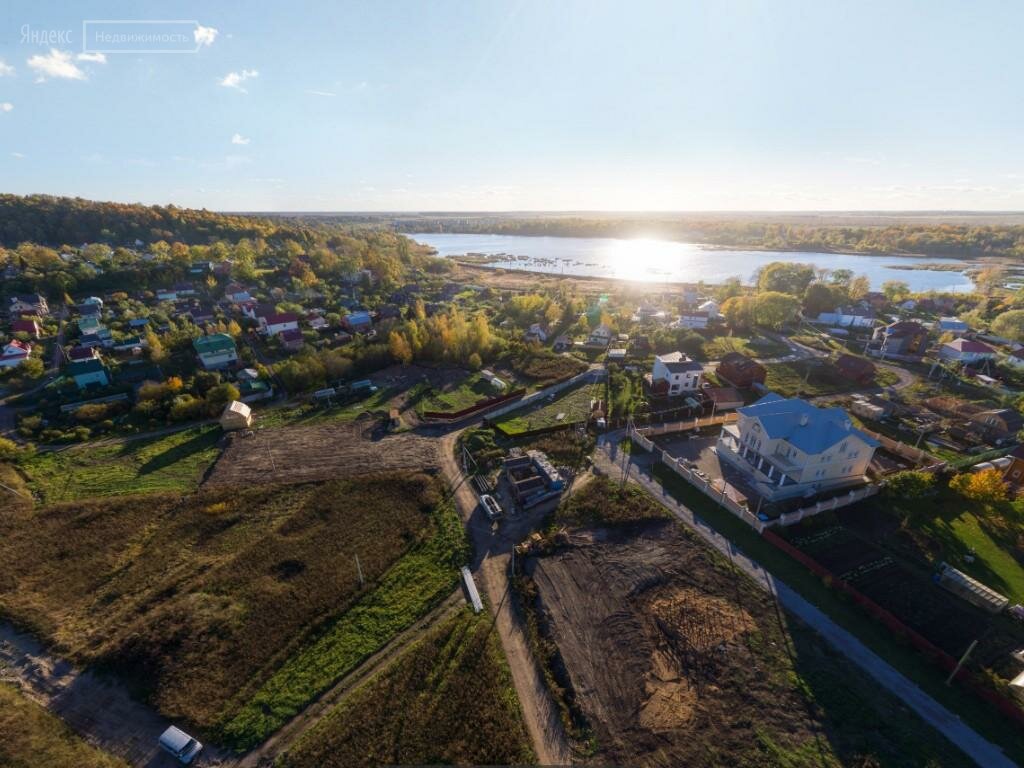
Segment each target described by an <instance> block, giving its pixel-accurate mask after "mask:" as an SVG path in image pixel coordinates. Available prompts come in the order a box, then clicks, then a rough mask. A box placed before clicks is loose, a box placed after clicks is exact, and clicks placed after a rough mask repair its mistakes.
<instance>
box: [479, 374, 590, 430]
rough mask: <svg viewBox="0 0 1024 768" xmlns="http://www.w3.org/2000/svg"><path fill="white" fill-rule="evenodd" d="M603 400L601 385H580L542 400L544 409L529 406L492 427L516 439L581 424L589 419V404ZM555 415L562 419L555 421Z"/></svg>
mask: <svg viewBox="0 0 1024 768" xmlns="http://www.w3.org/2000/svg"><path fill="white" fill-rule="evenodd" d="M604 396H605V387H604V383H603V382H601V383H597V384H580V385H578V386H575V387H573V388H572V389H570V390H568V391H566V392H562V393H559V394H558V395H557V396H556V398H555V399H554V400H552V401H548V400H545V401H544V405H542V406H540V407H537V406H529V407H527V408H523V409H520V410H516V411H512V412H511V413H508V414H506V415H504V416H500V417H498V418H497V419H495V421H494V424H495V426H497V427H499V428H500V429H501V431H502V432H504V433H505V434H507V435H517V434H519V433H521V432H529V431H530V430H533V429H541V428H543V427H553V426H557V425H558V424H572V423H573V422H578V421H585V420H586V419H587V417H588V416H589V415H590V403H591V401H592V400H603V399H604ZM559 415H561V416H562V418H558V417H559Z"/></svg>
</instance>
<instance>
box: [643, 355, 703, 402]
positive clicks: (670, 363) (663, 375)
mask: <svg viewBox="0 0 1024 768" xmlns="http://www.w3.org/2000/svg"><path fill="white" fill-rule="evenodd" d="M703 373H704V366H703V365H701V364H700V363H698V362H697V361H696V360H691V359H690V358H688V357H687V356H686V355H684V354H683V353H682V352H670V353H668V354H667V355H658V356H657V357H655V358H654V370H653V371H651V393H652V394H654V395H661V396H662V397H675V396H677V395H685V394H689V393H691V392H696V391H697V390H698V389H700V378H701V376H702V375H703Z"/></svg>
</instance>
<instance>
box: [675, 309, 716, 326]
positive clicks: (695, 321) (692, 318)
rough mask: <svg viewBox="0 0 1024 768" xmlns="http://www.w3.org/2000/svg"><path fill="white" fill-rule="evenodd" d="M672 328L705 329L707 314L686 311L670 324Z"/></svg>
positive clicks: (697, 311) (698, 311)
mask: <svg viewBox="0 0 1024 768" xmlns="http://www.w3.org/2000/svg"><path fill="white" fill-rule="evenodd" d="M672 327H673V328H690V329H697V328H707V327H708V313H707V312H701V311H700V310H688V311H686V312H683V313H682V314H681V315H679V317H678V318H677V319H676V321H675V322H674V323H672Z"/></svg>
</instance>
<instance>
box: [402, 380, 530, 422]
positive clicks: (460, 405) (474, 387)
mask: <svg viewBox="0 0 1024 768" xmlns="http://www.w3.org/2000/svg"><path fill="white" fill-rule="evenodd" d="M497 375H498V377H499V378H500V379H501V380H502V381H504V382H505V384H506V388H505V389H504V390H499V389H495V388H494V387H493V386H492V385H491V383H490V382H489V381H487V380H486V379H484V378H483V377H482V376H481V375H480V374H479V373H469V374H464V375H463V376H462V377H461V378H459V379H457V380H455V381H452V382H450V383H447V384H444V385H441V386H430V385H427V384H424V385H420V386H421V390H420V391H419V392H418V393H416V394H413V395H412V400H413V401H414V402H415V403H416V412H417V413H419V414H420V415H422V414H423V412H424V411H436V412H440V413H454V412H456V411H461V410H463V409H465V408H470V407H472V406H474V405H476V404H477V403H479V402H481V401H482V400H489V399H491V398H494V397H499V396H500V395H503V394H506V393H507V392H510V391H512V390H513V389H516V388H517V387H518V383H517V382H516V380H515V379H514V378H512V377H511V376H509V375H508V374H504V375H503V374H501V373H499V374H497Z"/></svg>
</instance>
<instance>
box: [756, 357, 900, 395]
mask: <svg viewBox="0 0 1024 768" xmlns="http://www.w3.org/2000/svg"><path fill="white" fill-rule="evenodd" d="M765 368H766V369H767V371H768V378H767V379H766V380H765V386H766V387H768V389H770V390H771V391H772V392H778V393H779V394H780V395H782V396H783V397H796V396H798V395H801V394H802V395H804V396H806V397H818V396H820V395H836V394H842V393H844V392H855V391H858V390H862V389H864V387H863V386H862V385H861V384H858V383H857V382H855V381H851V380H850V379H846V378H844V377H843V376H841V375H840V374H839V372H838V371H837V370H836V369H835V368H834V367H833V366H832V365H830V364H829V363H828V362H821V361H817V360H794V361H792V362H788V363H772V364H770V365H767V366H765ZM897 381H899V377H898V376H896V374H894V373H893V372H892V371H888V370H886V369H884V368H879V369H877V371H876V374H875V385H877V386H888V385H890V384H895V383H896V382H897Z"/></svg>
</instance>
